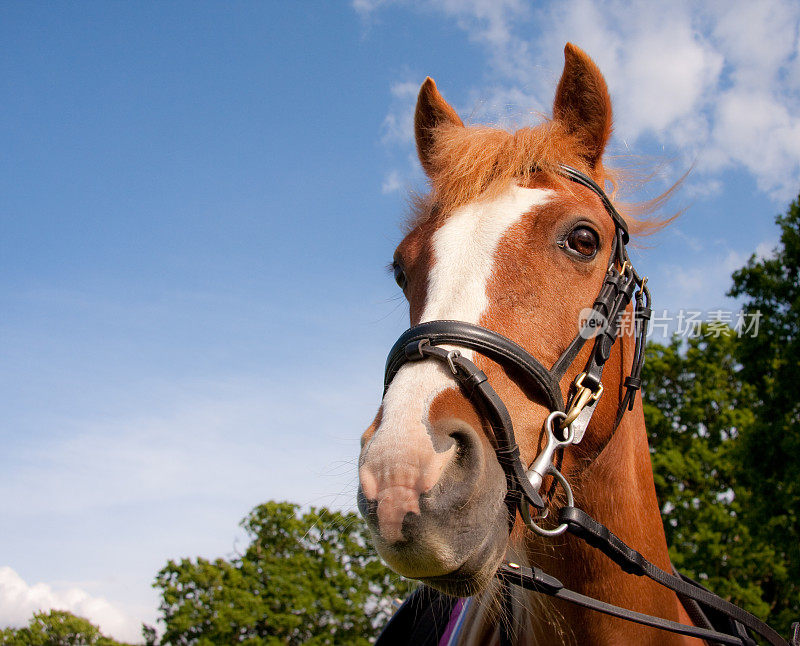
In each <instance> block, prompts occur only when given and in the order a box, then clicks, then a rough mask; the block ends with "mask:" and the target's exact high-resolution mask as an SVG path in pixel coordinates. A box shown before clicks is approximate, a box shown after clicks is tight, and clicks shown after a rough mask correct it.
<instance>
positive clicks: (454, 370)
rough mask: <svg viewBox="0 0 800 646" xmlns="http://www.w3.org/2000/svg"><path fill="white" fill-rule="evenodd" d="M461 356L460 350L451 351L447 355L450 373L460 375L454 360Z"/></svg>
mask: <svg viewBox="0 0 800 646" xmlns="http://www.w3.org/2000/svg"><path fill="white" fill-rule="evenodd" d="M460 356H461V353H460V352H459V351H458V350H450V352H448V353H447V365H448V366H450V371H451V372H452V373H453V374H454V375H457V374H458V368H457V367H456V364H455V363H454V360H455V359H457V358H458V357H460Z"/></svg>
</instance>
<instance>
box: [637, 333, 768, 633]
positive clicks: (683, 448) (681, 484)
mask: <svg viewBox="0 0 800 646" xmlns="http://www.w3.org/2000/svg"><path fill="white" fill-rule="evenodd" d="M715 335H716V336H715ZM737 341H738V339H737V338H736V336H735V335H734V334H733V331H732V330H730V329H723V330H721V331H720V330H716V331H715V330H712V329H709V328H706V327H704V328H702V329H701V330H700V335H698V336H695V337H692V338H690V339H689V340H688V344H687V346H686V347H685V348H683V347H682V346H681V343H680V339H679V338H677V337H674V338H673V339H672V342H671V343H670V344H669V345H666V346H665V345H659V344H655V343H651V344H650V345H648V347H647V349H646V351H647V358H646V361H645V370H644V373H643V379H644V386H643V389H642V392H643V393H644V412H645V418H646V422H647V429H648V432H649V434H650V447H651V452H652V460H653V471H654V475H655V483H656V491H657V493H658V497H659V500H660V501H661V504H662V517H663V519H664V528H665V530H666V533H667V540H668V543H669V545H670V557H671V558H672V562H673V563H674V564H675V566H676V567H677V568H678V569H680V570H681V571H682V572H684V573H686V574H688V575H689V576H692V577H693V578H696V579H699V580H700V581H701V582H702V583H704V584H705V585H707V586H708V587H709V588H711V589H712V590H714V591H715V592H716V593H717V594H720V595H722V596H723V597H725V598H728V599H732V600H733V601H735V602H736V603H740V604H743V605H744V606H745V607H747V609H748V610H750V611H751V612H753V613H755V614H756V615H758V616H760V617H762V618H766V617H767V616H768V614H769V611H770V608H769V605H768V604H766V603H765V602H764V601H763V600H762V586H763V585H764V583H765V581H767V580H768V578H769V576H770V574H771V571H772V567H773V566H772V561H773V559H774V552H773V550H772V549H771V547H770V546H769V544H768V543H764V542H760V541H758V540H756V539H755V538H754V537H753V536H752V534H751V532H750V531H749V528H748V527H747V526H746V525H744V524H743V522H742V519H741V513H742V506H743V504H746V501H747V500H748V492H747V490H745V489H743V488H742V487H741V486H740V485H739V483H738V480H737V478H738V474H739V465H738V464H737V458H738V453H736V451H735V447H736V445H737V441H738V438H739V437H740V435H741V433H742V432H743V431H744V430H745V429H747V428H749V427H750V426H751V425H752V424H753V421H754V416H753V413H752V411H751V408H750V407H751V405H752V401H753V389H752V387H751V386H749V384H747V383H745V382H744V381H743V380H742V376H741V375H742V370H741V366H740V365H739V364H738V362H737V361H736V358H735V348H736V343H737Z"/></svg>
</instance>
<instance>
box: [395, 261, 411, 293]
mask: <svg viewBox="0 0 800 646" xmlns="http://www.w3.org/2000/svg"><path fill="white" fill-rule="evenodd" d="M392 271H393V272H394V282H396V283H397V285H398V287H400V289H402V290H403V291H406V286H407V285H408V278H406V272H405V271H403V268H402V267H401V266H400V265H399V264H398V263H396V262H393V263H392Z"/></svg>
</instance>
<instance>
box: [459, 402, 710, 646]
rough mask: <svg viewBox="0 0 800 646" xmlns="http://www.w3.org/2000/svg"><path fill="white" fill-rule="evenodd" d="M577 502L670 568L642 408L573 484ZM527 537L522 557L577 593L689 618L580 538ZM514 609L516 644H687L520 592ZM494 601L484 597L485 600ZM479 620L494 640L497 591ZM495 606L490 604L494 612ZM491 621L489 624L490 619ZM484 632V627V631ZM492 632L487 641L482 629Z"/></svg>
mask: <svg viewBox="0 0 800 646" xmlns="http://www.w3.org/2000/svg"><path fill="white" fill-rule="evenodd" d="M574 488H575V494H576V506H578V507H579V508H581V509H583V510H584V511H586V512H587V513H589V514H590V515H591V516H593V517H594V518H596V519H597V520H599V521H600V522H601V523H603V524H604V525H606V526H607V527H608V528H609V529H611V531H613V532H614V533H615V534H617V535H618V536H619V537H620V538H621V539H622V540H623V541H625V542H626V543H627V544H628V545H630V546H631V547H633V548H634V549H636V550H638V551H639V552H641V553H642V554H643V555H644V556H645V557H646V558H648V559H649V560H650V561H652V562H653V563H655V564H656V565H658V566H659V567H660V568H662V569H665V570H670V569H671V565H670V561H669V554H668V552H667V544H666V539H665V536H664V530H663V526H662V524H661V517H660V513H659V508H658V502H657V500H656V495H655V485H654V483H653V473H652V468H651V464H650V452H649V449H648V445H647V438H646V434H645V429H644V416H643V414H642V411H641V406H637V407H636V409H635V410H634V414H633V415H631V414H630V413H629V415H627V416H626V418H625V421H624V423H623V424H622V425H620V428H619V429H617V431H616V432H615V433H614V435H613V437H612V439H611V440H610V441H609V443H608V445H607V446H606V447H605V449H604V450H603V451H602V452H601V454H600V455H599V456H598V457H597V458H596V459H595V460H594V461H593V462H592V464H590V465H589V466H588V467H587V468H586V470H585V471H584V473H583V475H582V476H581V478H580V481H576V482H574ZM525 536H526V537H527V538H528V539H529V543H528V544H527V545H526V547H525V549H524V550H523V551H524V552H527V553H526V554H524V555H523V556H524V558H523V559H522V560H526V559H527V560H528V561H529V562H530V563H532V564H534V565H536V566H538V567H540V568H542V569H543V570H544V571H545V572H547V573H549V574H552V575H553V576H555V577H557V578H558V579H560V580H561V581H562V582H563V583H564V585H565V586H566V587H568V588H571V589H572V590H575V591H577V592H580V593H582V594H585V595H588V596H591V597H594V598H597V599H601V600H603V601H607V602H610V603H613V604H615V605H619V606H622V607H625V608H630V609H632V610H637V611H639V612H644V613H646V614H650V615H657V616H661V617H664V618H666V619H672V620H675V621H687V620H688V617H687V616H686V615H685V612H684V611H683V609H682V608H680V604H679V602H678V601H677V598H676V597H675V595H674V594H673V593H671V592H669V591H668V590H666V589H665V588H662V587H660V586H658V585H657V584H655V583H653V582H652V581H649V580H648V579H645V578H642V577H637V576H634V575H630V574H625V573H624V572H623V571H622V570H621V569H620V568H619V566H617V565H616V564H614V563H613V562H612V561H611V560H610V559H608V558H607V557H606V556H604V555H603V554H601V553H600V552H599V551H598V550H595V549H593V548H591V547H589V546H588V545H586V544H585V543H584V542H582V541H580V540H579V539H577V538H575V537H573V536H570V535H566V536H564V537H559V538H556V539H546V538H540V537H538V536H536V537H533V536H532V535H531V534H530V533H529V532H526V533H525ZM513 594H514V602H515V606H516V610H515V613H514V614H515V618H514V626H513V633H514V634H515V636H516V639H515V640H514V642H515V643H521V644H554V643H557V644H570V643H573V644H597V645H608V646H610V645H611V644H620V643H626V644H656V643H657V644H659V645H661V644H669V645H672V644H688V643H699V642H695V641H693V640H687V639H686V638H683V637H680V636H678V635H672V634H670V633H665V632H662V631H658V630H655V629H652V628H646V627H643V626H639V625H637V624H633V623H629V622H625V621H623V620H621V619H615V618H612V617H608V616H606V615H601V614H599V613H596V612H594V611H591V610H585V609H583V608H579V607H578V606H574V605H572V604H567V603H563V602H555V601H554V600H553V599H551V598H549V597H545V596H543V595H539V594H536V593H530V592H526V591H524V590H521V589H515V590H514V591H513ZM492 596H494V597H495V599H494V600H493V601H492V602H489V601H488V599H489V598H490V597H492ZM484 597H485V598H484V599H483V601H482V603H481V604H476V607H482V608H483V611H482V615H483V616H482V617H478V616H475V617H474V621H473V622H470V623H471V624H472V625H473V627H474V629H473V630H470V631H469V632H470V633H471V634H472V635H473V636H478V635H482V637H481V638H479V639H478V641H469V640H466V641H467V643H483V644H487V643H492V642H497V643H499V638H498V634H497V631H496V630H494V626H497V625H498V621H497V619H498V613H497V612H496V607H497V601H496V597H497V590H496V589H495V590H493V591H488V592H487V594H486V595H484ZM493 608H494V609H493ZM489 622H491V623H490V625H487V623H489ZM487 631H488V632H487ZM491 633H494V635H493V639H492V640H491V641H489V640H486V639H485V636H486V635H487V634H491Z"/></svg>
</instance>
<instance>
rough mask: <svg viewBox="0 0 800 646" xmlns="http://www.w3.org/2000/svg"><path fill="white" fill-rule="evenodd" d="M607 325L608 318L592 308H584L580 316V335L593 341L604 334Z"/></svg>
mask: <svg viewBox="0 0 800 646" xmlns="http://www.w3.org/2000/svg"><path fill="white" fill-rule="evenodd" d="M607 325H608V321H606V317H605V316H603V315H602V314H601V313H600V312H598V311H597V310H593V309H592V308H591V307H585V308H583V309H582V310H581V312H580V314H579V315H578V329H579V330H580V332H579V334H580V335H581V336H582V337H583V338H584V339H591V338H593V337H595V336H597V335H598V334H600V333H601V332H604V331H605V329H606V326H607Z"/></svg>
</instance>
